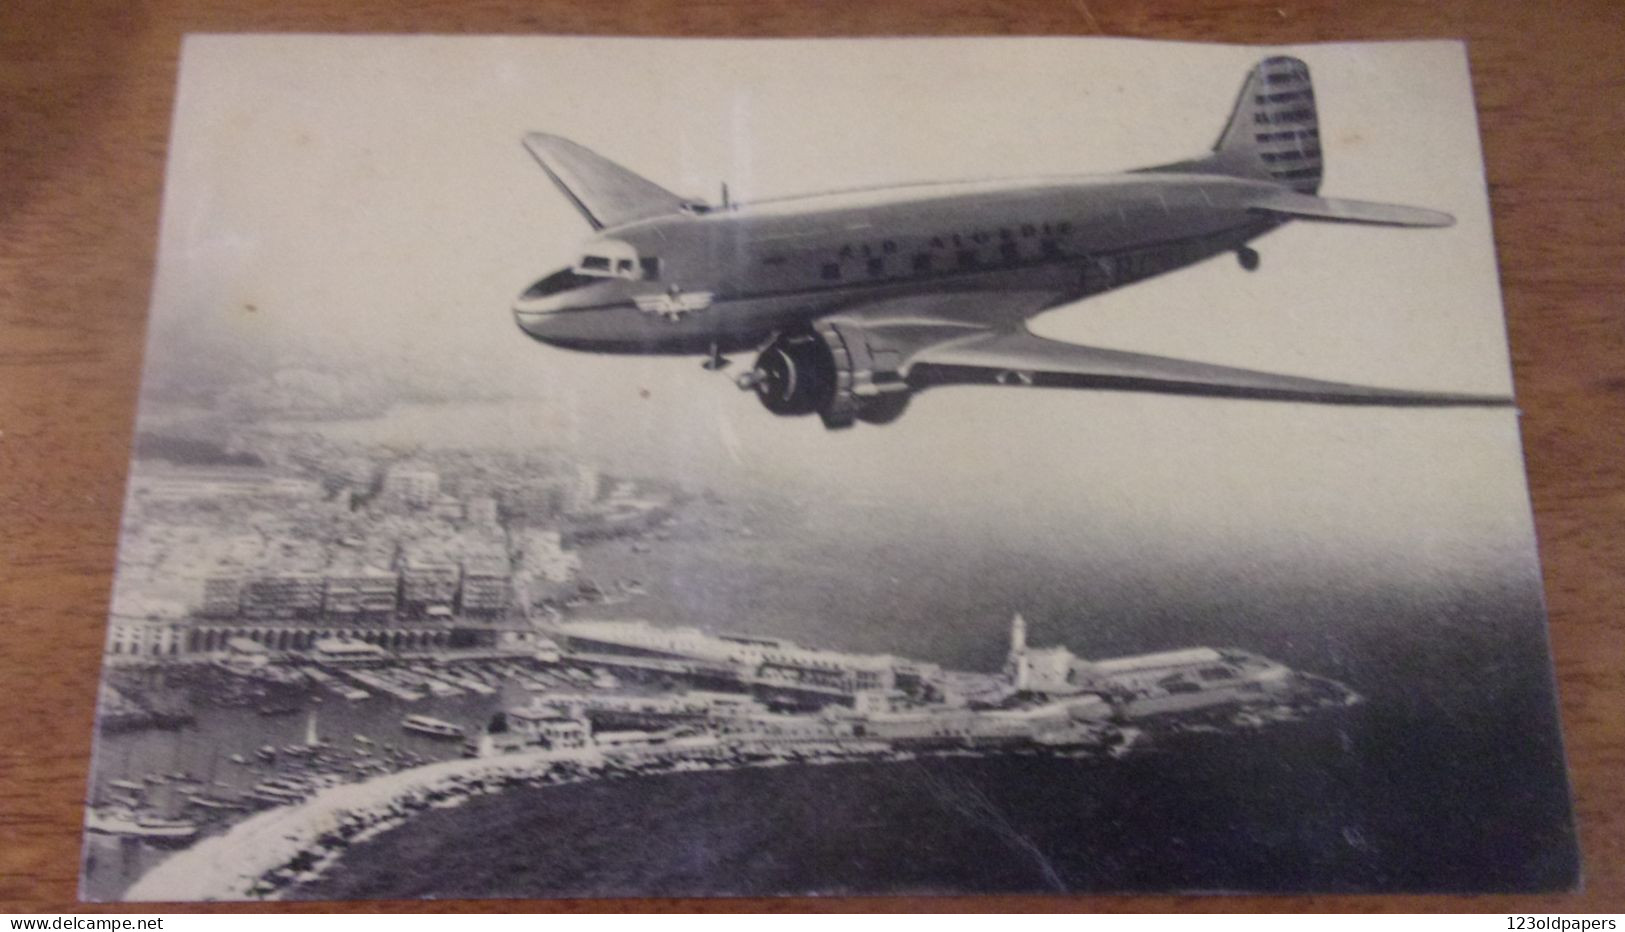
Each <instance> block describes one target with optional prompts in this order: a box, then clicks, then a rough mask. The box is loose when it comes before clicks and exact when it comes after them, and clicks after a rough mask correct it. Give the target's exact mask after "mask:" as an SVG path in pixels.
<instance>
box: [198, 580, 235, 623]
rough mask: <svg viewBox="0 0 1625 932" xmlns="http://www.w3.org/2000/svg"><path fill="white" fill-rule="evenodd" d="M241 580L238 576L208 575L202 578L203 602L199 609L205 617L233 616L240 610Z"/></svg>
mask: <svg viewBox="0 0 1625 932" xmlns="http://www.w3.org/2000/svg"><path fill="white" fill-rule="evenodd" d="M242 598H243V581H242V578H241V577H238V576H210V577H208V578H207V579H205V580H203V604H202V605H201V606H200V608H199V611H200V612H201V614H203V615H204V617H207V618H235V617H237V613H238V612H239V611H241V610H242Z"/></svg>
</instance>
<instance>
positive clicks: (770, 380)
mask: <svg viewBox="0 0 1625 932" xmlns="http://www.w3.org/2000/svg"><path fill="white" fill-rule="evenodd" d="M845 329H846V328H843V327H842V326H841V325H840V324H838V323H831V322H825V321H820V322H819V323H818V324H817V325H816V326H814V327H803V328H798V329H795V330H790V331H786V332H785V333H782V334H780V335H779V336H777V337H775V338H774V340H773V342H772V343H769V344H768V346H767V348H766V349H764V350H762V352H761V354H760V355H758V356H757V357H756V364H755V366H754V368H752V370H751V371H750V372H749V373H747V374H746V375H744V376H742V377H740V379H739V387H740V388H747V389H754V390H755V391H756V397H757V398H758V399H760V400H761V402H762V406H763V407H765V408H767V410H769V411H771V412H773V413H774V414H777V415H779V416H781V417H801V416H805V415H808V414H817V415H818V417H819V419H820V420H822V421H823V422H824V426H825V427H827V428H830V429H831V430H835V429H839V428H843V427H851V426H852V424H853V423H854V422H855V421H863V422H865V423H869V424H889V423H891V422H892V421H894V420H896V419H897V418H898V417H899V416H901V415H902V413H903V410H904V409H905V408H907V407H908V399H909V388H908V386H907V384H906V383H904V382H903V381H902V380H901V379H899V378H897V377H896V373H895V372H891V373H879V378H877V377H876V376H877V373H876V372H875V369H874V366H873V359H872V355H871V354H870V353H869V352H868V345H867V342H866V341H864V340H863V339H862V336H861V333H858V334H855V335H849V334H847V333H845V332H844V330H845ZM853 336H856V337H857V338H856V339H853Z"/></svg>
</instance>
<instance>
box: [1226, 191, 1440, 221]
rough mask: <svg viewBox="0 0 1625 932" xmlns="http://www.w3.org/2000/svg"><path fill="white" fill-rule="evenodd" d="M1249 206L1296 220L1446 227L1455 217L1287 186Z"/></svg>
mask: <svg viewBox="0 0 1625 932" xmlns="http://www.w3.org/2000/svg"><path fill="white" fill-rule="evenodd" d="M1249 207H1250V208H1251V209H1252V210H1256V211H1260V212H1262V213H1266V214H1274V215H1276V216H1280V217H1291V218H1293V219H1297V220H1331V221H1336V222H1341V223H1370V224H1376V225H1379V226H1390V227H1447V226H1450V225H1451V224H1453V223H1455V222H1456V218H1455V217H1453V216H1451V215H1450V214H1447V213H1444V212H1443V211H1438V210H1428V209H1427V208H1425V207H1406V206H1404V205H1402V204H1379V203H1377V202H1375V201H1351V200H1349V199H1347V198H1338V197H1319V196H1317V195H1314V194H1304V193H1302V192H1300V191H1292V190H1289V189H1287V188H1281V189H1279V190H1276V191H1271V192H1269V193H1267V194H1265V195H1263V196H1261V197H1259V198H1258V199H1257V200H1255V201H1253V202H1252V203H1251V204H1250V205H1249Z"/></svg>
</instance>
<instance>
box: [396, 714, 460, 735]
mask: <svg viewBox="0 0 1625 932" xmlns="http://www.w3.org/2000/svg"><path fill="white" fill-rule="evenodd" d="M401 727H402V728H404V729H406V730H407V731H415V732H417V733H418V734H422V735H428V736H430V737H432V738H462V737H463V729H462V728H460V727H458V726H456V725H453V724H452V723H451V722H445V721H441V720H440V719H438V718H430V717H429V716H427V715H408V716H407V717H405V718H403V719H401Z"/></svg>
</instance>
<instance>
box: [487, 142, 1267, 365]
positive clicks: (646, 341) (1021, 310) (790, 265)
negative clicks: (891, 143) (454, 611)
mask: <svg viewBox="0 0 1625 932" xmlns="http://www.w3.org/2000/svg"><path fill="white" fill-rule="evenodd" d="M1271 188H1272V185H1270V184H1269V183H1268V182H1262V181H1253V180H1248V179H1239V178H1230V177H1225V176H1219V175H1208V174H1175V173H1165V172H1154V171H1152V172H1141V173H1131V174H1123V175H1109V176H1069V177H1048V178H1035V179H1030V180H1015V181H1010V180H1006V181H985V182H964V183H950V184H916V185H906V186H901V187H894V188H884V189H869V190H858V191H848V192H837V193H830V194H820V195H812V196H807V197H797V198H786V199H782V200H768V201H760V202H756V203H751V204H743V205H734V206H727V207H721V208H710V209H704V210H696V211H693V212H683V213H676V214H669V215H664V216H659V217H654V218H651V219H647V220H642V221H638V222H634V223H629V224H625V225H623V226H620V227H614V228H610V229H606V230H604V231H603V232H602V233H601V235H600V236H598V237H596V238H595V239H594V240H592V241H591V242H589V243H588V244H587V245H586V246H585V247H584V254H585V255H584V260H583V261H589V260H594V257H595V256H597V255H598V254H599V253H602V254H604V255H603V261H604V262H605V263H607V264H608V265H609V266H610V267H611V268H610V271H612V272H613V271H617V270H616V269H615V268H614V266H617V265H618V266H620V269H619V271H620V272H621V273H622V274H618V275H607V276H604V277H599V276H596V275H579V274H575V273H572V272H570V271H568V270H566V271H564V272H560V273H556V274H555V275H553V276H549V278H547V279H543V280H542V281H541V282H538V283H537V285H536V286H533V287H532V289H531V290H530V291H528V292H526V294H525V295H524V296H522V297H521V299H520V300H519V302H518V304H517V305H516V306H515V316H516V318H517V321H518V323H519V325H520V327H522V328H523V329H524V330H525V331H526V332H527V333H528V334H530V335H531V336H533V337H535V338H536V339H538V340H540V341H542V342H544V343H550V344H553V345H557V346H561V347H567V348H570V349H575V350H586V351H595V352H610V353H617V352H618V353H648V354H653V353H681V354H689V353H699V352H706V351H709V350H717V351H721V352H731V351H734V350H738V349H743V348H747V347H751V346H755V345H758V344H760V343H761V342H762V341H763V340H764V339H766V338H767V337H769V336H770V335H771V334H773V333H775V332H777V331H780V330H782V329H784V328H787V327H793V326H796V325H798V324H804V323H806V322H808V321H810V320H811V319H813V318H817V317H821V316H824V315H828V314H831V313H836V312H839V311H840V310H842V308H843V307H847V306H852V307H854V308H856V307H862V308H863V309H864V310H863V313H865V314H873V313H876V308H882V309H883V308H884V307H885V306H886V303H887V302H888V301H893V300H894V299H906V298H908V297H909V296H911V295H917V294H924V293H929V294H930V295H932V296H933V298H934V299H935V300H934V302H933V311H932V316H933V318H935V319H938V320H949V321H951V320H955V319H963V320H964V321H965V322H966V323H974V324H976V325H978V326H982V327H988V326H991V327H1000V326H1006V325H1015V324H1017V323H1019V322H1020V321H1021V320H1023V319H1025V318H1027V317H1030V316H1031V315H1032V314H1034V313H1037V312H1038V311H1040V310H1043V309H1044V308H1047V307H1053V306H1055V305H1058V304H1062V303H1065V302H1068V301H1075V300H1078V299H1080V298H1083V297H1087V296H1088V295H1091V294H1096V293H1098V292H1101V291H1106V290H1108V289H1111V288H1117V287H1121V286H1123V285H1126V284H1130V283H1132V282H1136V281H1140V280H1142V279H1146V278H1150V277H1152V276H1155V275H1160V274H1162V273H1164V272H1168V271H1172V270H1174V269H1178V268H1182V267H1184V266H1187V265H1190V264H1192V263H1195V262H1199V261H1201V260H1203V259H1206V258H1208V257H1210V256H1213V255H1215V254H1219V253H1224V252H1229V251H1233V250H1237V249H1239V248H1241V247H1242V246H1244V245H1245V244H1246V243H1247V242H1248V241H1249V240H1251V239H1253V238H1254V237H1257V236H1259V235H1261V234H1263V233H1265V232H1267V231H1269V230H1271V229H1273V228H1274V227H1276V226H1278V225H1280V223H1281V222H1282V220H1281V219H1279V218H1276V217H1272V216H1269V215H1266V214H1262V213H1259V212H1257V211H1254V210H1251V209H1249V207H1248V206H1247V205H1248V204H1249V202H1250V201H1251V200H1253V199H1255V198H1256V197H1257V196H1258V194H1259V192H1260V191H1267V190H1269V189H1271ZM600 247H602V248H600ZM986 292H997V293H999V294H1000V295H1001V300H1000V301H998V302H983V301H979V300H978V295H980V294H982V293H986ZM1013 293H1019V294H1021V295H1023V296H1024V297H1026V298H1028V300H1023V301H1014V302H1013V301H1011V300H1010V295H1011V294H1013ZM990 312H992V313H994V314H998V315H1003V317H996V316H990ZM1004 317H1007V318H1008V319H1004Z"/></svg>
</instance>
